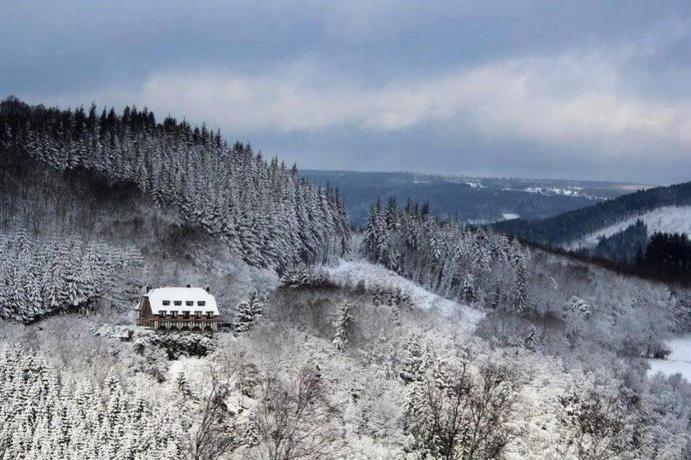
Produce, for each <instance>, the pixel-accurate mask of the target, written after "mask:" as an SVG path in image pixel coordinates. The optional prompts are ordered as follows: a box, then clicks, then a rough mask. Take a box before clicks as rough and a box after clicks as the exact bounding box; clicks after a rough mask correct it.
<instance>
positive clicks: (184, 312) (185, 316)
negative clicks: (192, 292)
mask: <svg viewBox="0 0 691 460" xmlns="http://www.w3.org/2000/svg"><path fill="white" fill-rule="evenodd" d="M182 317H183V318H185V319H187V318H189V317H190V312H189V311H183V312H182Z"/></svg>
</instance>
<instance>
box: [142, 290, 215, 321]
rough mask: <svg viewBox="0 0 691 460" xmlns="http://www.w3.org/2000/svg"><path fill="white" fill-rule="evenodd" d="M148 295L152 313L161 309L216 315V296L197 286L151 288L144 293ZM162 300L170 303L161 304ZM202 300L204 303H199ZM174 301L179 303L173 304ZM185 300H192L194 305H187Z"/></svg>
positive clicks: (156, 312)
mask: <svg viewBox="0 0 691 460" xmlns="http://www.w3.org/2000/svg"><path fill="white" fill-rule="evenodd" d="M146 296H147V297H149V303H150V304H151V313H153V314H154V315H156V314H158V313H160V312H161V311H162V310H163V311H171V310H172V311H180V312H183V311H190V312H194V311H201V312H202V313H213V314H214V316H218V315H219V313H218V306H217V305H216V298H215V297H214V296H212V295H211V294H209V293H208V292H206V290H205V289H202V288H198V287H189V288H187V287H162V288H157V289H152V290H151V291H149V293H148V294H146ZM163 301H169V302H170V305H163ZM200 301H201V302H204V305H199V302H200ZM175 302H180V303H181V305H175ZM187 302H193V303H194V305H192V306H187V305H186V303H187Z"/></svg>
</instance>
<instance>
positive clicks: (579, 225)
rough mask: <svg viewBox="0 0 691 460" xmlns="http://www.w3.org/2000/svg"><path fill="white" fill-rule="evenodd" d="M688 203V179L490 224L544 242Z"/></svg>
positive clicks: (575, 236) (572, 238)
mask: <svg viewBox="0 0 691 460" xmlns="http://www.w3.org/2000/svg"><path fill="white" fill-rule="evenodd" d="M690 204H691V182H686V183H683V184H677V185H672V186H669V187H656V188H653V189H649V190H641V191H638V192H635V193H632V194H629V195H624V196H621V197H619V198H616V199H614V200H609V201H605V202H603V203H599V204H596V205H594V206H589V207H587V208H581V209H577V210H575V211H571V212H567V213H565V214H560V215H558V216H555V217H550V218H548V219H543V220H537V221H526V220H523V219H515V220H509V221H504V222H498V223H496V224H494V225H493V227H494V228H495V229H497V230H499V231H501V232H504V233H507V234H510V235H515V236H519V237H521V238H522V239H527V240H531V241H534V242H536V243H543V244H548V245H560V244H564V243H569V242H572V241H575V240H577V239H579V238H581V237H583V236H585V235H587V234H589V233H592V232H595V231H597V230H599V229H601V228H603V227H606V226H608V225H612V224H615V223H617V222H620V221H622V220H624V219H626V218H628V217H630V216H632V215H636V214H642V213H644V212H646V211H651V210H653V209H656V208H659V207H661V206H683V205H690Z"/></svg>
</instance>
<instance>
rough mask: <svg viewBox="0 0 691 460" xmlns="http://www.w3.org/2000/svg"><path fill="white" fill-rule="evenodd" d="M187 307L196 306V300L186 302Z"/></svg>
mask: <svg viewBox="0 0 691 460" xmlns="http://www.w3.org/2000/svg"><path fill="white" fill-rule="evenodd" d="M185 305H187V306H188V307H191V306H192V305H194V300H187V301H185Z"/></svg>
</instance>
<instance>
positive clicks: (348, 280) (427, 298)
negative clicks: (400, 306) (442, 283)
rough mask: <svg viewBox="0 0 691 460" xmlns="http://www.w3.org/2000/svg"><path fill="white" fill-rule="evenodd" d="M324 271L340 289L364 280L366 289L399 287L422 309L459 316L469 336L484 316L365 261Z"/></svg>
mask: <svg viewBox="0 0 691 460" xmlns="http://www.w3.org/2000/svg"><path fill="white" fill-rule="evenodd" d="M325 268H326V270H327V271H328V273H329V277H330V278H331V279H332V280H333V281H334V282H335V283H337V284H338V285H341V286H345V285H350V286H355V285H357V284H358V283H359V282H361V281H363V282H364V283H365V286H367V287H373V286H381V287H398V288H400V289H401V290H403V291H404V292H406V293H408V295H410V298H411V300H412V301H413V302H414V303H415V305H416V306H417V307H419V308H424V309H434V310H436V311H438V312H439V313H440V314H441V315H444V316H449V317H451V316H456V317H458V316H460V317H461V322H460V324H459V325H460V326H462V327H464V329H465V332H467V333H469V334H470V333H472V332H473V331H474V330H475V327H476V326H477V323H478V322H479V321H480V320H481V319H482V318H483V317H484V316H485V314H484V312H482V311H480V310H477V309H475V308H472V307H470V306H468V305H465V304H461V303H458V302H454V301H453V300H449V299H447V298H444V297H441V296H439V295H437V294H434V293H432V292H430V291H428V290H426V289H425V288H423V287H421V286H418V285H417V284H415V283H413V282H412V281H410V280H408V279H406V278H403V277H402V276H400V275H398V274H396V273H394V272H392V271H391V270H387V269H386V268H384V267H382V266H380V265H374V264H371V263H369V262H367V261H365V260H340V261H339V263H338V264H337V265H335V266H331V267H325Z"/></svg>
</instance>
